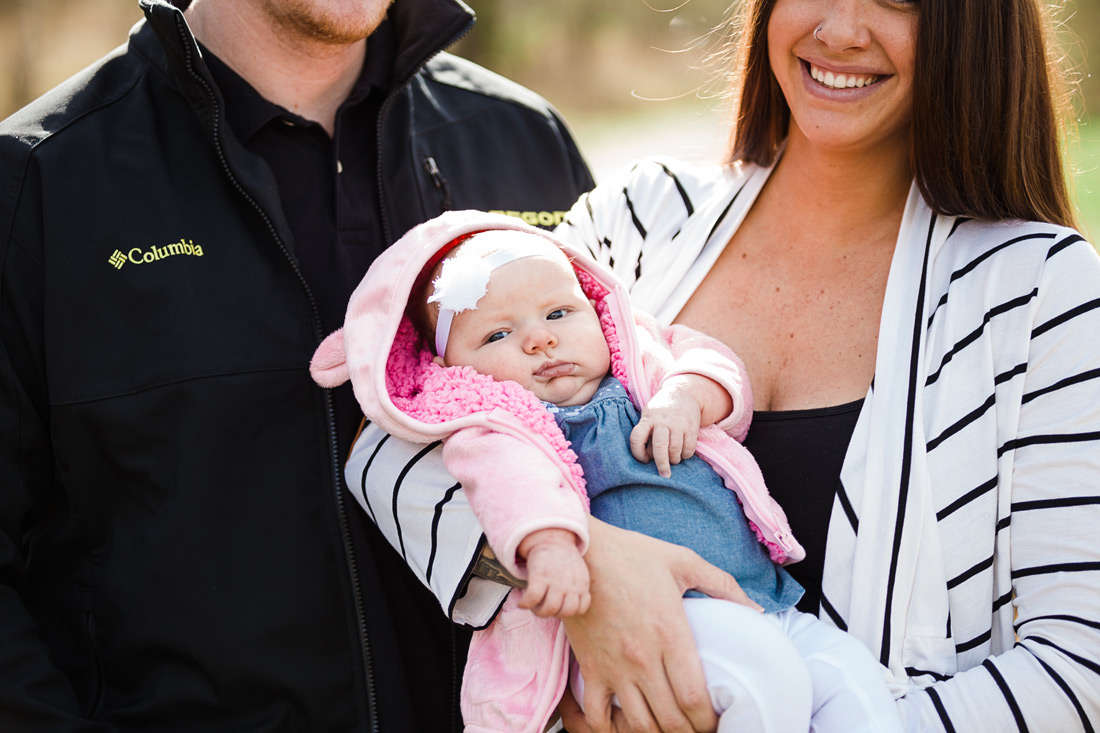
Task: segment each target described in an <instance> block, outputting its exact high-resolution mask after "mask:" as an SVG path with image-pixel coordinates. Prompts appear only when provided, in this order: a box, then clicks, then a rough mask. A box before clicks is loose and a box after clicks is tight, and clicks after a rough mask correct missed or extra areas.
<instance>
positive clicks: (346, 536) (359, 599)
mask: <svg viewBox="0 0 1100 733" xmlns="http://www.w3.org/2000/svg"><path fill="white" fill-rule="evenodd" d="M175 20H176V30H177V31H178V32H179V35H180V40H181V41H182V45H183V49H184V52H185V53H186V57H187V59H186V60H187V70H188V71H189V72H190V74H191V76H192V78H194V79H195V81H196V82H198V83H199V84H200V85H201V86H202V88H203V89H204V90H205V91H206V94H207V97H208V99H209V100H210V103H211V105H212V106H213V108H214V114H213V126H214V127H213V133H214V135H213V137H214V149H215V150H216V151H217V154H218V160H219V161H220V162H221V165H222V168H223V169H224V170H225V173H226V175H227V176H228V177H229V180H230V181H231V182H232V183H233V186H234V188H236V189H237V191H238V192H239V193H240V194H241V196H243V197H244V199H245V201H247V202H248V203H249V204H250V205H251V206H252V208H254V209H255V210H256V212H257V213H258V214H259V215H260V217H261V218H262V219H263V221H264V224H266V225H267V230H268V232H270V234H271V236H272V238H273V239H274V240H275V242H276V244H278V245H279V249H280V250H282V252H283V255H284V256H285V257H286V259H287V261H288V262H289V263H290V266H291V267H292V268H293V269H294V273H295V275H297V276H298V281H299V282H300V283H301V284H302V288H303V289H304V290H305V294H306V298H308V300H309V308H310V315H311V317H312V321H313V332H314V336H315V337H316V339H317V343H320V342H321V339H322V337H323V336H324V333H323V329H322V327H321V322H320V317H319V316H318V314H317V301H316V300H315V299H314V297H313V293H312V291H310V289H309V285H308V283H306V281H305V277H303V276H302V271H301V269H299V267H298V263H297V262H295V261H294V257H293V256H292V255H291V254H290V250H288V249H287V247H286V243H285V242H283V240H282V238H281V237H280V236H279V233H278V232H277V231H276V230H275V225H274V224H272V222H271V219H270V217H268V215H267V212H266V211H264V210H263V207H261V206H260V205H259V203H257V202H256V200H255V199H253V198H252V196H251V195H250V194H249V193H248V192H247V191H246V190H245V189H244V187H243V186H241V184H240V182H238V181H237V177H236V176H235V175H234V174H233V169H232V168H230V166H229V162H228V161H227V160H226V159H225V152H224V151H223V150H222V146H221V138H220V137H219V134H220V126H221V109H220V107H219V106H218V100H217V96H216V95H215V94H214V91H213V89H211V88H210V85H209V84H207V83H206V80H205V79H203V78H202V77H201V76H199V75H198V74H197V73H195V70H194V67H193V65H192V62H193V58H192V48H191V42H190V30H189V29H188V28H187V26H186V24H185V23H184V21H183V15H182V13H178V14H177V15H176V18H175ZM380 119H381V118H380ZM379 178H381V173H379ZM324 395H325V413H326V417H327V418H328V439H329V458H330V460H331V463H332V478H333V484H332V485H333V487H334V490H335V491H334V494H335V499H336V514H337V517H338V519H339V522H340V534H341V537H342V539H343V541H344V559H345V560H346V562H347V567H348V572H349V574H350V575H351V583H352V595H353V597H354V598H355V610H356V618H357V620H358V622H359V640H360V645H361V651H362V662H363V674H364V676H365V677H366V683H367V701H368V712H369V713H370V730H371V731H374V733H380V728H379V721H378V693H377V691H376V690H375V684H374V667H373V664H372V659H371V653H370V638H369V636H368V634H367V622H366V611H365V609H364V608H363V594H362V587H361V585H362V581H361V580H360V578H359V569H358V567H357V566H356V564H355V554H354V551H353V547H352V541H351V530H350V529H349V527H348V517H347V508H346V506H345V504H344V496H343V492H342V491H341V490H340V487H341V470H340V469H341V466H340V460H339V453H340V450H339V447H338V444H337V441H336V410H335V407H334V405H333V401H332V394H331V393H330V392H329V391H328V390H325V392H324Z"/></svg>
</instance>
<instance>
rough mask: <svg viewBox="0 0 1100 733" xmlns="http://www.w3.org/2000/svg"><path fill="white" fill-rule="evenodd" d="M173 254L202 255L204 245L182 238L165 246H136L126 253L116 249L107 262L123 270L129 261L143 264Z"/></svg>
mask: <svg viewBox="0 0 1100 733" xmlns="http://www.w3.org/2000/svg"><path fill="white" fill-rule="evenodd" d="M173 255H190V256H192V257H202V246H201V245H198V244H195V242H194V241H193V240H190V239H186V240H185V239H181V240H180V241H178V242H173V243H172V244H166V245H164V246H163V247H156V246H153V247H150V248H149V249H142V248H141V247H134V248H133V249H131V250H130V251H129V252H126V253H125V254H124V253H123V252H122V250H119V249H116V250H115V251H114V253H113V254H112V255H111V256H110V257H109V258H107V262H108V263H109V264H110V265H111V266H112V267H114V268H115V269H116V270H121V269H122V266H123V265H125V264H126V263H127V262H130V263H133V264H135V265H143V264H147V263H150V262H157V261H158V260H163V259H165V258H167V257H172V256H173Z"/></svg>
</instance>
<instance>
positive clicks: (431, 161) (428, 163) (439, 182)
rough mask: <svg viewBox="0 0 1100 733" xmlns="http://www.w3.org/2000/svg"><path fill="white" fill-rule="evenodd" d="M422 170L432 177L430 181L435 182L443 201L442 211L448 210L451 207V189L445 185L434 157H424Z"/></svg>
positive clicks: (444, 179)
mask: <svg viewBox="0 0 1100 733" xmlns="http://www.w3.org/2000/svg"><path fill="white" fill-rule="evenodd" d="M424 170H426V171H427V172H428V175H429V176H431V178H432V183H433V184H435V187H436V189H438V190H439V193H440V195H441V196H442V197H443V203H442V205H441V208H442V209H443V211H450V209H451V189H450V187H449V186H448V185H447V179H446V178H444V177H443V174H442V173H440V171H439V166H438V165H436V162H435V158H433V157H432V156H430V155H429V156H428V157H426V158H424Z"/></svg>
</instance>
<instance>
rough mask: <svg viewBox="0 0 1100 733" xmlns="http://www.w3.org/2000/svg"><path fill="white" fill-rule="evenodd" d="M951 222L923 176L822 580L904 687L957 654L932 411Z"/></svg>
mask: <svg viewBox="0 0 1100 733" xmlns="http://www.w3.org/2000/svg"><path fill="white" fill-rule="evenodd" d="M951 223H952V220H951V219H950V218H947V217H939V216H936V215H935V214H933V212H932V211H931V210H930V209H929V208H928V206H927V205H926V204H925V202H924V199H923V198H922V197H921V195H920V192H919V190H918V188H917V186H916V184H915V183H914V184H913V185H912V186H911V188H910V192H909V198H908V200H907V202H906V207H905V213H904V215H903V218H902V224H901V228H900V230H899V234H898V240H897V243H896V246H895V249H894V255H893V259H892V261H891V264H890V273H889V277H888V280H887V286H886V295H885V298H884V302H883V309H882V319H881V325H880V330H879V341H878V353H877V356H876V364H875V379H874V384H873V385H872V388H871V389H870V390H869V392H868V395H867V399H866V400H865V401H864V405H863V409H862V411H861V413H860V416H859V419H858V421H857V423H856V428H855V432H854V434H853V436H852V441H851V444H850V446H849V449H848V453H847V455H846V456H845V461H844V466H843V469H842V470H841V486H840V489H839V491H838V496H837V499H836V501H835V502H834V508H833V512H832V517H831V520H830V523H829V535H828V544H827V547H828V551H827V553H826V557H825V572H824V577H823V579H822V598H823V600H822V607H823V610H824V612H825V613H824V614H823V617H825V618H828V619H830V620H832V622H833V623H835V624H836V625H838V626H840V627H841V628H845V629H846V630H848V631H849V632H850V633H852V634H853V635H855V636H856V637H858V638H859V639H860V640H861V641H863V642H864V643H865V644H866V645H867V647H868V648H869V649H871V651H872V652H873V653H874V654H875V655H876V656H877V657H878V658H879V661H880V662H881V663H882V664H883V665H884V666H886V667H887V668H888V669H889V673H890V674H889V675H888V678H890V679H888V681H889V682H890V684H891V687H892V688H893V690H894V692H895V694H899V695H900V694H904V693H905V692H906V691H907V690H908V689H909V687H910V682H909V676H910V674H911V673H912V672H913V670H915V669H936V670H939V669H943V668H945V666H951V665H953V664H954V644H953V642H952V640H951V639H950V638H949V614H948V601H947V583H946V578H945V576H944V570H943V561H942V555H941V550H940V538H939V532H938V528H937V525H936V517H935V507H934V502H933V495H932V487H931V481H930V479H929V471H928V462H927V454H926V450H925V445H926V443H927V437H926V435H925V430H924V418H923V410H922V405H923V399H922V391H923V387H924V384H925V379H926V378H927V372H928V369H927V365H926V363H925V362H926V349H925V340H926V330H927V329H926V324H927V320H928V314H929V312H930V307H931V305H932V302H931V301H932V296H931V293H930V289H929V287H928V282H929V277H930V274H931V267H932V265H933V263H934V261H935V258H936V255H937V254H938V252H939V250H940V248H941V247H942V245H943V242H944V240H945V239H946V238H947V235H948V234H949V232H950V228H951ZM907 668H908V670H909V671H908V672H907ZM952 671H953V670H952Z"/></svg>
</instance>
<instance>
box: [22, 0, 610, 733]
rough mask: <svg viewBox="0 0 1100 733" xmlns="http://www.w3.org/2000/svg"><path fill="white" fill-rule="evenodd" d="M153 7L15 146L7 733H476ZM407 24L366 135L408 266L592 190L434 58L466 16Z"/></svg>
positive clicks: (257, 167) (168, 9) (414, 2)
mask: <svg viewBox="0 0 1100 733" xmlns="http://www.w3.org/2000/svg"><path fill="white" fill-rule="evenodd" d="M142 5H143V7H144V10H145V14H146V21H145V22H144V23H142V24H139V25H138V26H137V27H136V29H135V31H134V33H133V35H132V36H131V38H130V40H129V43H128V44H127V45H125V46H124V47H122V48H120V49H119V50H118V51H116V52H115V53H113V54H111V55H110V56H108V57H107V58H105V59H103V60H102V61H101V62H99V63H98V64H96V65H95V66H93V67H92V68H90V69H88V70H87V71H85V72H83V73H81V74H79V75H78V76H76V77H74V78H73V79H72V80H70V81H69V82H67V83H65V84H64V85H63V86H62V87H60V88H58V89H56V90H54V91H53V92H51V93H49V94H48V95H46V96H45V97H44V98H42V99H40V100H38V101H37V102H35V103H33V104H32V105H30V106H29V107H27V108H26V109H24V110H22V111H20V112H19V113H17V114H15V115H14V116H13V117H11V118H9V119H8V120H6V121H4V122H3V123H0V730H2V731H5V733H18V732H21V731H50V732H51V733H52V732H53V731H77V730H80V731H93V730H94V731H100V730H119V731H130V730H142V731H166V730H180V731H225V730H238V731H276V730H277V731H406V730H423V731H431V732H433V733H434V731H444V730H448V729H458V728H459V727H460V725H461V722H460V721H459V720H458V719H457V712H456V710H455V699H456V697H457V677H458V674H459V672H460V670H461V665H462V662H463V654H464V652H463V649H462V644H461V640H460V639H457V638H456V635H455V634H454V632H453V630H452V629H451V627H450V626H449V624H448V623H447V622H446V621H445V619H444V617H443V614H442V612H441V611H440V610H439V609H438V607H436V606H434V601H432V600H431V599H430V598H427V596H426V594H424V595H423V596H420V595H418V593H419V592H420V589H419V587H418V586H415V582H414V583H412V584H409V576H408V575H406V574H405V573H403V572H402V570H403V568H399V567H397V566H396V564H395V563H394V562H393V561H394V556H393V554H392V552H391V551H390V550H389V548H388V547H386V546H384V543H381V544H378V543H374V542H373V540H372V541H364V540H363V537H364V536H365V533H366V532H367V530H364V529H363V528H362V527H361V526H360V521H361V520H360V517H359V510H358V508H357V507H355V505H354V502H353V501H349V500H348V499H346V498H345V496H344V494H345V491H346V490H345V489H344V488H343V487H342V481H343V479H342V476H341V473H342V470H341V464H342V457H341V456H340V455H338V451H337V445H338V440H337V436H336V435H335V429H334V427H333V426H334V422H333V407H332V399H333V398H332V395H331V394H329V393H326V392H325V391H323V390H321V389H319V388H317V387H316V386H315V385H314V384H313V382H312V381H311V380H310V377H309V373H308V369H307V366H308V363H309V360H310V357H311V356H312V354H313V351H314V349H315V347H316V346H317V344H318V343H319V339H320V338H321V336H322V335H323V334H322V333H321V332H320V325H319V319H318V315H317V313H316V309H315V307H314V304H313V298H312V296H311V293H310V291H309V289H308V288H307V287H306V285H305V283H304V281H303V279H302V277H301V275H300V273H299V271H298V268H297V265H296V261H295V258H294V256H293V252H294V242H293V239H292V237H291V235H290V233H289V229H288V227H287V225H286V222H285V220H284V217H283V215H282V211H281V205H280V202H279V199H278V193H277V190H276V188H275V183H274V179H273V178H272V176H271V174H270V171H269V170H268V169H267V167H266V166H265V165H264V164H263V162H262V161H261V160H259V159H257V158H255V157H253V156H252V155H250V154H249V153H247V152H246V151H245V150H244V148H243V147H241V146H240V145H239V144H238V143H237V142H236V141H235V140H234V139H233V137H232V134H231V132H230V131H229V129H228V126H227V124H226V122H225V119H224V117H223V114H222V104H221V100H220V95H219V92H218V90H217V89H216V88H215V86H214V84H213V81H212V79H211V76H210V74H209V73H208V71H207V69H206V67H205V66H204V64H203V62H202V60H201V59H200V57H199V54H198V49H197V47H196V45H195V43H194V40H193V38H192V36H191V33H190V31H189V30H188V28H187V26H186V24H185V22H184V19H183V15H182V14H181V12H180V11H179V10H178V9H176V8H175V7H173V6H172V5H169V4H167V3H166V2H164V1H163V0H142ZM390 18H391V21H392V23H393V25H394V27H395V32H396V34H397V37H398V46H399V52H398V55H397V60H396V70H395V73H396V74H397V76H398V78H399V80H400V81H401V82H402V83H400V84H398V85H397V86H396V88H395V91H394V92H393V93H392V94H391V96H390V97H389V99H388V100H387V102H386V103H385V105H384V107H383V110H382V113H381V115H380V120H379V123H378V125H377V129H368V130H361V131H359V133H360V134H363V135H370V136H371V137H372V139H376V140H377V144H378V146H379V151H380V157H379V167H380V170H379V171H378V175H379V180H380V181H381V182H382V195H381V200H380V201H378V202H364V205H376V206H378V207H379V211H380V216H381V217H382V221H383V222H384V227H385V231H386V236H387V239H388V240H390V241H392V240H393V239H395V238H396V237H398V236H399V235H401V234H402V233H403V232H404V231H405V230H407V229H408V228H410V227H411V226H413V225H414V224H416V223H419V222H421V221H423V220H425V219H427V218H429V217H431V216H434V215H436V214H438V213H439V212H440V211H441V210H442V209H443V208H447V207H450V208H482V209H497V210H505V211H511V212H516V213H518V214H520V215H521V216H524V217H525V218H527V219H528V220H531V221H535V222H541V223H544V224H549V223H552V222H553V220H554V219H555V218H556V214H555V212H559V211H562V210H565V209H567V208H568V207H569V205H570V204H571V203H572V201H573V200H574V199H575V198H576V197H577V196H578V195H579V194H580V193H581V192H582V191H584V190H586V189H587V188H589V187H590V186H591V179H590V177H589V175H588V172H587V170H586V169H585V167H584V164H583V162H582V161H581V159H580V156H579V154H578V153H577V150H576V148H575V147H574V144H573V142H572V141H571V139H570V138H569V136H568V133H567V132H566V131H565V130H564V129H563V126H562V125H561V123H560V121H559V120H558V119H557V117H556V116H555V114H554V112H553V111H552V110H551V109H549V108H548V107H547V105H546V104H545V102H543V101H542V100H541V99H539V98H538V97H537V96H535V95H533V94H531V93H530V92H528V91H526V90H524V89H522V88H520V87H517V86H516V85H514V84H511V83H509V82H507V81H505V80H503V79H501V78H499V77H497V76H495V75H492V74H490V73H488V72H486V71H484V70H482V69H480V68H478V67H476V66H474V65H472V64H470V63H468V62H465V61H462V60H460V59H457V58H454V57H452V56H449V55H447V54H443V53H438V52H439V50H440V49H441V48H443V47H445V46H446V45H448V44H450V43H451V42H453V41H454V40H456V39H457V38H458V37H459V36H461V35H462V34H463V33H465V32H466V30H467V29H468V28H469V26H470V25H471V23H472V22H473V21H472V17H471V15H470V13H469V11H468V10H467V9H466V8H465V6H462V5H460V4H458V3H456V2H454V1H453V0H397V2H396V4H395V6H394V7H393V8H392V10H391V13H390ZM349 133H350V131H347V130H345V132H344V134H349ZM426 598H427V600H425V599H426ZM395 618H399V619H401V620H402V621H403V624H397V623H395V622H394V619H395Z"/></svg>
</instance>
